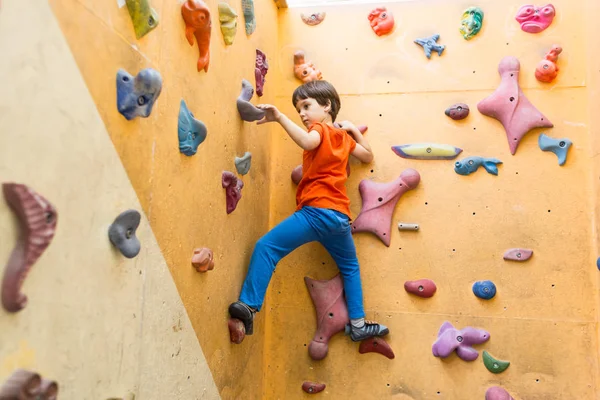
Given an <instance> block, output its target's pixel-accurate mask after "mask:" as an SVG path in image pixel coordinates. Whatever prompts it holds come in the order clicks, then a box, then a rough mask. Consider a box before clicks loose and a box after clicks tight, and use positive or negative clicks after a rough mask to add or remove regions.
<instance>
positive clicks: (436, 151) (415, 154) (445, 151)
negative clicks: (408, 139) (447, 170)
mask: <svg viewBox="0 0 600 400" xmlns="http://www.w3.org/2000/svg"><path fill="white" fill-rule="evenodd" d="M392 151H393V152H394V153H396V155H398V156H399V157H402V158H412V159H415V160H452V159H453V158H456V157H457V156H458V155H459V154H460V153H462V149H460V148H458V147H454V146H451V145H449V144H437V143H414V144H403V145H399V146H392Z"/></svg>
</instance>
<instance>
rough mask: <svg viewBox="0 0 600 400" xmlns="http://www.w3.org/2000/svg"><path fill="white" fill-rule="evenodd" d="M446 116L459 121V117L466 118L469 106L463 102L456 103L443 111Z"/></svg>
mask: <svg viewBox="0 0 600 400" xmlns="http://www.w3.org/2000/svg"><path fill="white" fill-rule="evenodd" d="M444 114H446V115H447V116H448V117H450V118H452V119H453V120H455V121H459V120H461V119H465V118H467V116H468V115H469V106H468V105H466V104H465V103H456V104H453V105H451V106H450V107H448V108H446V111H444Z"/></svg>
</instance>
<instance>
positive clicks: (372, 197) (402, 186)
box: [352, 168, 421, 247]
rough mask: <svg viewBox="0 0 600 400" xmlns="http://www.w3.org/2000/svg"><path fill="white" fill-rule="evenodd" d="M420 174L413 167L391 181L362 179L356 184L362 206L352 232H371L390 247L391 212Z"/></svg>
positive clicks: (419, 178) (418, 180) (415, 184)
mask: <svg viewBox="0 0 600 400" xmlns="http://www.w3.org/2000/svg"><path fill="white" fill-rule="evenodd" d="M420 181H421V175H419V173H418V172H417V171H415V170H414V169H410V168H409V169H407V170H404V171H402V173H401V174H400V176H399V177H398V178H397V179H396V180H395V181H392V182H388V183H377V182H373V181H370V180H368V179H363V180H362V181H361V182H360V184H359V185H358V190H359V192H360V197H361V198H362V208H361V210H360V213H359V214H358V217H356V219H355V220H354V223H353V224H352V233H356V232H371V233H374V234H375V235H377V237H378V238H379V239H381V241H382V242H383V243H384V244H385V245H386V246H388V247H390V233H391V229H392V214H393V213H394V208H395V207H396V203H398V200H400V197H401V196H402V195H403V194H404V193H406V192H408V191H409V190H411V189H414V188H416V187H417V185H418V184H419V182H420Z"/></svg>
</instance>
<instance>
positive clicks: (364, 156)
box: [339, 121, 373, 164]
mask: <svg viewBox="0 0 600 400" xmlns="http://www.w3.org/2000/svg"><path fill="white" fill-rule="evenodd" d="M339 125H340V128H342V129H344V130H345V131H346V132H348V133H349V134H350V135H352V137H353V138H354V140H355V141H356V147H355V148H354V150H353V151H352V153H351V154H352V155H353V156H354V157H356V158H358V159H359V160H360V161H361V162H363V163H365V164H368V163H370V162H371V161H373V151H372V150H371V146H370V145H369V141H368V140H367V139H366V138H365V137H364V136H363V134H362V133H360V131H359V130H358V128H357V127H356V126H355V125H354V124H353V123H352V122H350V121H342V122H339Z"/></svg>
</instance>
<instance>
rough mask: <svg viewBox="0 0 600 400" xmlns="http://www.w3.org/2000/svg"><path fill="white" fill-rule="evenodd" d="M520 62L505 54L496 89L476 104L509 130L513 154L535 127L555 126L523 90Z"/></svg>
mask: <svg viewBox="0 0 600 400" xmlns="http://www.w3.org/2000/svg"><path fill="white" fill-rule="evenodd" d="M520 69H521V64H520V63H519V60H518V59H517V58H515V57H511V56H508V57H504V58H503V59H502V60H501V61H500V64H499V65H498V73H499V74H500V77H501V78H502V81H501V82H500V86H498V88H497V89H496V91H495V92H494V93H492V94H491V95H490V96H488V97H486V98H485V99H483V100H481V101H480V102H479V104H477V109H478V110H479V112H480V113H482V114H483V115H487V116H488V117H492V118H495V119H497V120H498V121H500V123H501V124H502V125H503V126H504V129H505V130H506V137H507V139H508V146H509V147H510V152H511V154H513V155H514V154H515V153H516V152H517V146H518V145H519V142H520V141H521V138H522V137H523V136H525V134H526V133H527V132H529V131H530V130H532V129H534V128H552V127H553V126H554V125H553V124H552V122H550V121H549V120H548V118H546V117H545V116H544V115H543V114H542V113H541V112H540V111H539V110H538V109H537V108H535V106H534V105H533V104H531V102H530V101H529V100H527V97H525V95H524V94H523V91H522V90H521V88H520V87H519V70H520Z"/></svg>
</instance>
